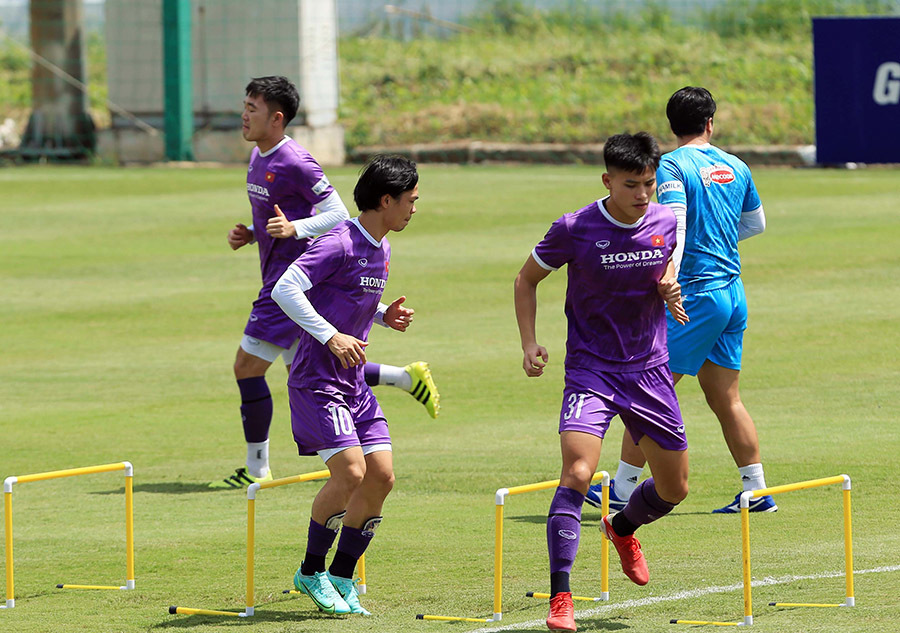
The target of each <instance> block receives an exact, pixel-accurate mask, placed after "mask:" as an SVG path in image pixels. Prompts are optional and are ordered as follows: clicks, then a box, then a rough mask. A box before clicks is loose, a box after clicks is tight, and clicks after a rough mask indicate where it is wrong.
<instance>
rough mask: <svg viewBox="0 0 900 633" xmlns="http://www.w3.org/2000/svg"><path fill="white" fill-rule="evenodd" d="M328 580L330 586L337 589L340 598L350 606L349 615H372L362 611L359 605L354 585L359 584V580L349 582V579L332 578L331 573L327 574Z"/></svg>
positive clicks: (357, 593)
mask: <svg viewBox="0 0 900 633" xmlns="http://www.w3.org/2000/svg"><path fill="white" fill-rule="evenodd" d="M328 580H330V581H331V584H332V585H334V588H335V589H337V592H338V593H339V594H341V597H342V598H343V599H344V600H345V601H346V602H347V604H348V605H349V606H350V613H358V614H360V615H372V614H371V613H370V612H369V611H366V610H365V609H363V607H362V605H361V604H359V591H358V590H357V589H356V585H358V584H359V578H356V579H354V580H350V579H349V578H341V577H340V576H332V575H331V572H328Z"/></svg>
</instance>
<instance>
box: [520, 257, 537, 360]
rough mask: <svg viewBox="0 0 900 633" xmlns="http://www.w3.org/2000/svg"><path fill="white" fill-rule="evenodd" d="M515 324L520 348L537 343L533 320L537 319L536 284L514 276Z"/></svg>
mask: <svg viewBox="0 0 900 633" xmlns="http://www.w3.org/2000/svg"><path fill="white" fill-rule="evenodd" d="M515 306H516V324H517V325H518V326H519V338H520V340H521V341H522V349H525V348H526V347H527V346H529V345H535V344H537V336H536V335H535V322H536V321H537V286H536V285H534V284H529V283H528V282H527V281H525V280H524V279H522V276H521V274H520V275H519V276H518V277H516V284H515Z"/></svg>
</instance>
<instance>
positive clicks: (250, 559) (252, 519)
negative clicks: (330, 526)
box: [169, 469, 366, 618]
mask: <svg viewBox="0 0 900 633" xmlns="http://www.w3.org/2000/svg"><path fill="white" fill-rule="evenodd" d="M330 476H331V473H330V472H329V471H328V470H327V469H325V470H316V471H313V472H310V473H303V474H301V475H293V476H291V477H282V478H281V479H273V480H272V481H266V482H264V483H253V484H250V485H249V486H248V487H247V592H246V601H247V606H246V609H245V610H244V611H217V610H215V609H192V608H189V607H178V606H171V607H169V613H170V614H172V615H176V614H179V615H224V616H238V617H243V618H246V617H250V616H252V615H253V614H254V611H255V593H256V590H255V586H254V566H255V556H254V552H255V549H256V495H257V493H258V492H259V491H260V490H264V489H266V488H278V487H279V486H287V485H289V484H297V483H303V482H305V481H314V480H316V479H327V478H328V477H330ZM358 571H359V576H360V584H359V593H365V587H366V585H365V583H366V576H365V574H366V563H365V554H364V555H363V556H362V557H360V559H359V563H358ZM283 593H294V592H293V591H289V590H288V591H284V592H283Z"/></svg>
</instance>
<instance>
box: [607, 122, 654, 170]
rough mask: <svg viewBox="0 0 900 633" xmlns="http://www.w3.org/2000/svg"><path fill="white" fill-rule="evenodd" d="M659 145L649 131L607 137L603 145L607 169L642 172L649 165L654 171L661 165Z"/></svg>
mask: <svg viewBox="0 0 900 633" xmlns="http://www.w3.org/2000/svg"><path fill="white" fill-rule="evenodd" d="M660 154H661V152H660V151H659V145H657V143H656V139H655V138H653V137H652V136H650V135H649V134H648V133H647V132H638V133H637V134H616V135H615V136H610V137H609V138H608V139H606V144H605V145H604V146H603V162H604V163H606V169H607V171H608V170H610V169H621V170H622V171H631V172H634V173H637V174H642V173H644V171H645V170H646V169H647V168H648V167H649V168H651V169H652V170H653V171H654V172H655V171H656V168H657V167H659V157H660Z"/></svg>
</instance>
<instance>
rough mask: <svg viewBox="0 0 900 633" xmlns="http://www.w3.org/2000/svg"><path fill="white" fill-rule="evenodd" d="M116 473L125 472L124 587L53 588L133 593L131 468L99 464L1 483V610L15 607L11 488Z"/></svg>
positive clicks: (119, 463) (132, 497)
mask: <svg viewBox="0 0 900 633" xmlns="http://www.w3.org/2000/svg"><path fill="white" fill-rule="evenodd" d="M118 470H123V471H125V585H124V586H118V585H116V586H110V585H68V584H58V585H56V586H57V588H60V589H115V590H120V589H134V486H133V480H134V468H133V467H132V465H131V463H130V462H116V463H114V464H102V465H100V466H84V467H81V468H67V469H64V470H51V471H48V472H44V473H33V474H31V475H19V476H14V477H7V478H6V479H5V480H4V482H3V510H4V529H5V535H6V604H5V605H0V609H12V608H13V607H15V606H16V599H15V578H14V570H13V511H12V492H13V486H14V485H15V484H17V483H18V484H24V483H30V482H34V481H46V480H48V479H62V478H63V477H76V476H78V475H93V474H95V473H109V472H115V471H118Z"/></svg>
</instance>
